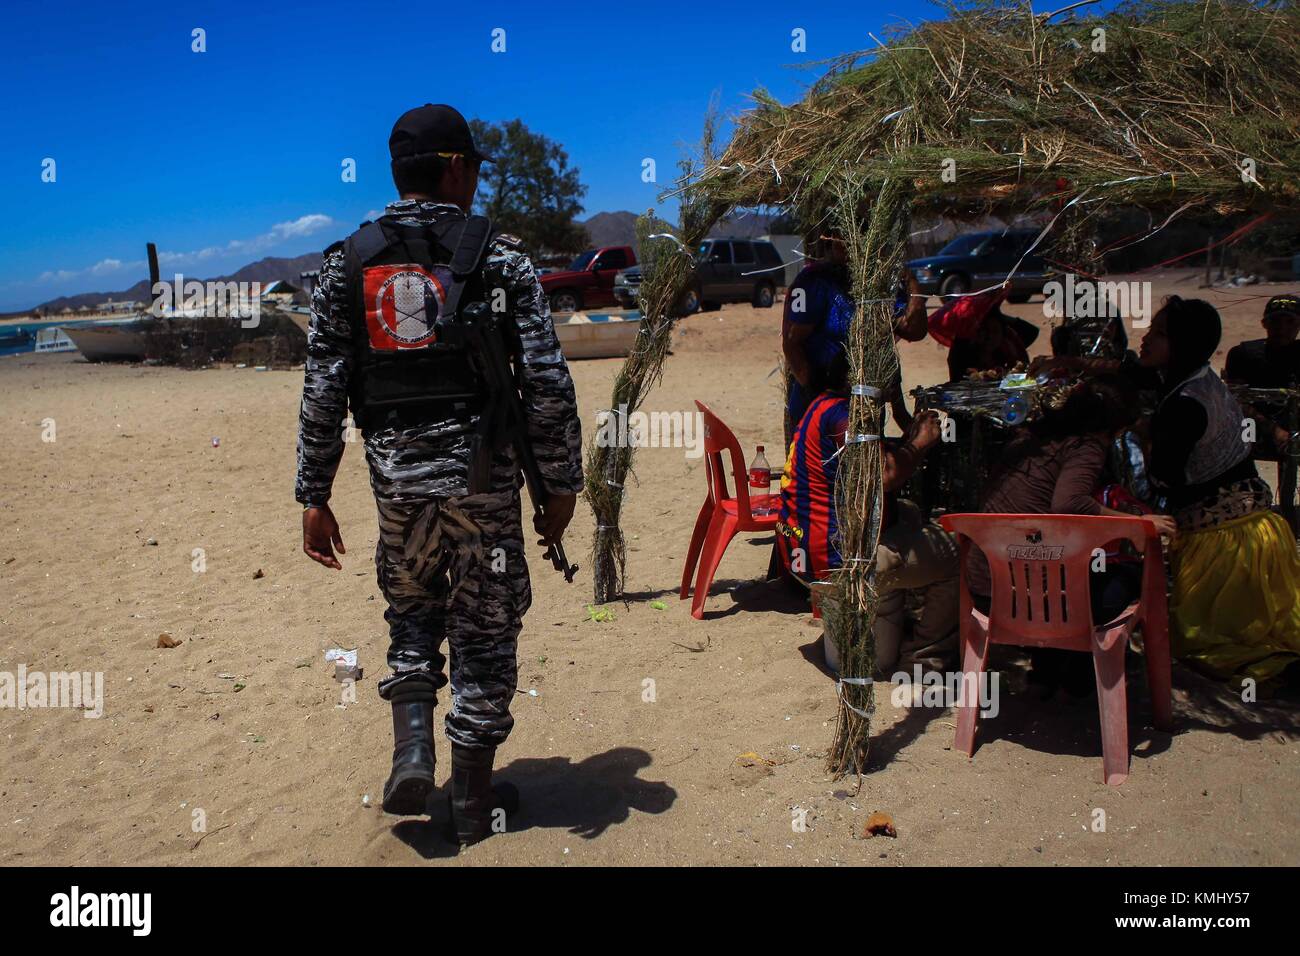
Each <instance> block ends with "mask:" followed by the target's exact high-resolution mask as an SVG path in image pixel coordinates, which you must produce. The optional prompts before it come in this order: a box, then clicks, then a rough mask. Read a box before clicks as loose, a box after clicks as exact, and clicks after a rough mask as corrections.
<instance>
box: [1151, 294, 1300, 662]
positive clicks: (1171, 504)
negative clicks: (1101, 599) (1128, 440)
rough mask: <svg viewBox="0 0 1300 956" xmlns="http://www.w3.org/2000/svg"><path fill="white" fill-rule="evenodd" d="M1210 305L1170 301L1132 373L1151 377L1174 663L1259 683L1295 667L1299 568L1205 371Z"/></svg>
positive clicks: (1230, 404) (1222, 391) (1214, 379)
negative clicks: (1167, 525)
mask: <svg viewBox="0 0 1300 956" xmlns="http://www.w3.org/2000/svg"><path fill="white" fill-rule="evenodd" d="M1221 334H1222V328H1221V324H1220V320H1219V313H1218V312H1217V311H1216V310H1215V308H1214V306H1212V305H1210V304H1209V303H1208V302H1205V301H1203V300H1200V299H1181V298H1179V297H1178V296H1171V297H1170V298H1169V299H1168V300H1166V302H1165V304H1164V305H1163V307H1162V308H1161V309H1160V311H1159V312H1157V313H1156V314H1155V316H1153V317H1152V320H1151V328H1150V330H1149V331H1148V332H1147V334H1146V337H1145V338H1143V340H1142V348H1141V352H1140V353H1139V355H1138V361H1139V363H1140V364H1141V365H1142V366H1143V367H1144V368H1145V369H1147V370H1150V371H1155V372H1157V373H1159V378H1160V381H1161V388H1160V393H1161V399H1160V404H1159V406H1158V408H1157V409H1156V412H1155V415H1154V416H1153V418H1152V421H1151V460H1150V463H1149V471H1150V474H1151V477H1152V479H1153V480H1154V482H1155V483H1156V486H1157V488H1158V489H1159V490H1160V492H1161V493H1162V494H1164V495H1165V496H1166V498H1167V500H1168V510H1169V512H1170V513H1171V514H1172V515H1173V517H1174V520H1175V521H1176V522H1177V525H1178V534H1177V536H1176V537H1175V538H1174V541H1173V544H1172V546H1171V549H1170V551H1171V557H1172V562H1173V574H1174V588H1173V595H1172V597H1171V600H1170V608H1169V610H1170V619H1171V621H1172V623H1173V634H1172V635H1171V637H1172V644H1173V652H1174V655H1175V656H1177V657H1179V658H1182V659H1183V660H1185V661H1186V662H1187V663H1189V664H1192V665H1193V666H1195V667H1197V668H1198V669H1200V670H1203V671H1205V672H1207V673H1209V674H1212V675H1213V676H1215V677H1219V678H1230V677H1232V678H1236V679H1237V680H1241V679H1244V678H1254V679H1255V680H1256V681H1257V682H1263V681H1266V680H1269V679H1271V678H1274V677H1276V676H1278V675H1279V674H1280V673H1281V672H1282V671H1283V670H1285V669H1286V668H1287V667H1288V666H1290V665H1292V664H1294V663H1296V662H1297V661H1300V557H1297V554H1296V543H1295V539H1294V538H1293V537H1292V534H1291V528H1290V526H1289V525H1288V524H1287V523H1286V521H1285V520H1284V519H1283V518H1282V517H1281V516H1280V515H1278V514H1276V513H1275V512H1273V511H1271V510H1270V505H1271V504H1272V492H1271V491H1270V489H1269V487H1268V485H1267V484H1266V483H1265V482H1264V481H1263V480H1261V479H1260V477H1259V473H1258V472H1257V471H1256V469H1255V463H1254V461H1253V460H1252V459H1251V445H1250V444H1249V442H1248V441H1247V438H1249V437H1250V436H1249V433H1248V432H1247V431H1246V426H1245V424H1244V421H1245V419H1246V416H1245V415H1244V414H1243V412H1242V410H1241V407H1240V406H1239V405H1238V404H1237V401H1236V399H1235V398H1233V396H1232V394H1231V393H1230V392H1229V391H1228V388H1227V386H1225V385H1224V384H1223V381H1222V380H1221V379H1220V378H1219V376H1218V375H1216V374H1215V373H1214V372H1213V370H1211V368H1210V366H1209V361H1210V358H1211V357H1212V356H1213V354H1214V350H1215V349H1216V348H1218V345H1219V339H1220V336H1221Z"/></svg>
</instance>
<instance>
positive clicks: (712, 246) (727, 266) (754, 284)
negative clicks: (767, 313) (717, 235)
mask: <svg viewBox="0 0 1300 956" xmlns="http://www.w3.org/2000/svg"><path fill="white" fill-rule="evenodd" d="M781 266H782V263H781V254H780V253H779V252H777V251H776V246H774V245H772V243H770V242H767V241H766V240H763V239H706V240H704V242H702V243H700V248H699V251H698V252H697V253H696V256H695V281H694V283H693V284H692V285H691V288H689V289H687V290H686V292H685V293H683V295H682V299H681V301H680V302H679V303H678V306H677V308H678V312H679V313H680V314H682V315H690V314H691V313H692V312H694V311H696V310H697V309H703V310H704V311H706V312H708V311H712V310H714V309H717V308H720V307H721V305H722V303H724V302H749V303H750V304H752V305H755V306H757V307H758V308H760V309H769V308H771V307H772V303H774V302H775V301H776V289H777V286H778V285H781V284H784V279H785V271H784V270H783V269H782V268H781ZM641 278H642V272H641V267H640V266H634V267H632V268H631V269H624V270H623V271H622V272H620V273H619V274H618V275H617V276H616V277H615V278H614V297H615V298H616V299H618V301H619V304H620V305H622V306H623V308H625V309H634V308H636V304H637V301H636V300H637V295H638V294H639V293H640V291H641Z"/></svg>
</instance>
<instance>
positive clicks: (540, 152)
mask: <svg viewBox="0 0 1300 956" xmlns="http://www.w3.org/2000/svg"><path fill="white" fill-rule="evenodd" d="M470 127H471V129H472V130H473V131H474V142H475V143H476V144H477V145H478V148H479V149H480V150H481V151H483V152H484V153H487V154H488V155H489V156H495V157H496V159H497V162H495V163H484V164H483V168H482V170H481V171H480V173H479V192H478V200H477V206H478V211H479V212H480V213H482V214H483V215H485V216H487V217H489V218H490V219H491V220H492V223H493V225H494V227H495V228H496V229H498V230H500V231H501V232H508V233H511V234H513V235H516V236H518V237H519V238H520V239H522V240H523V241H524V244H525V245H526V246H527V247H528V251H529V252H531V253H569V252H579V251H581V250H582V249H584V248H586V245H587V242H588V237H587V230H586V229H584V228H583V227H582V226H580V225H578V224H577V223H576V222H574V217H575V216H577V215H578V213H580V212H581V211H582V203H581V201H580V200H581V199H582V197H583V196H584V195H586V193H587V187H586V186H584V185H582V183H581V182H580V181H579V179H578V170H577V169H575V168H572V167H570V166H569V154H568V153H566V152H565V151H564V148H563V147H562V146H561V145H560V144H559V143H557V142H555V141H553V140H551V139H548V138H547V137H545V136H543V135H542V134H541V133H534V132H532V131H531V130H529V129H528V127H527V126H525V125H524V124H523V122H522V121H520V120H517V119H514V120H510V121H508V122H506V123H486V122H484V121H483V120H478V119H475V120H470Z"/></svg>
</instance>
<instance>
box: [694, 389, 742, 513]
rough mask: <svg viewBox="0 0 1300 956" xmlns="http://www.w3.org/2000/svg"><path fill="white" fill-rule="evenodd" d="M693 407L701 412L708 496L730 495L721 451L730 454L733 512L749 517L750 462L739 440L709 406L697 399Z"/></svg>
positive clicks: (716, 500)
mask: <svg viewBox="0 0 1300 956" xmlns="http://www.w3.org/2000/svg"><path fill="white" fill-rule="evenodd" d="M695 407H696V408H698V409H699V410H700V414H701V415H703V416H704V461H705V467H706V475H707V477H708V482H709V498H710V499H711V500H712V501H713V502H714V503H715V504H717V503H719V502H722V501H726V500H728V499H729V498H731V497H733V496H732V495H731V494H729V493H728V491H727V467H726V462H724V461H723V457H722V456H723V454H724V453H725V454H727V455H728V456H729V457H730V458H731V477H732V480H733V481H734V482H735V483H736V494H735V495H734V497H735V499H736V514H737V516H738V517H740V518H741V519H745V520H748V519H752V518H753V513H752V512H751V511H750V504H749V466H748V465H746V464H745V456H744V452H742V451H741V449H740V442H739V441H737V440H736V436H735V435H733V434H732V433H731V429H730V428H728V427H727V426H726V423H725V422H723V420H722V419H721V418H719V417H718V416H717V415H715V414H713V412H712V411H711V410H710V409H709V406H707V405H705V404H704V403H703V402H699V401H697V402H696V403H695Z"/></svg>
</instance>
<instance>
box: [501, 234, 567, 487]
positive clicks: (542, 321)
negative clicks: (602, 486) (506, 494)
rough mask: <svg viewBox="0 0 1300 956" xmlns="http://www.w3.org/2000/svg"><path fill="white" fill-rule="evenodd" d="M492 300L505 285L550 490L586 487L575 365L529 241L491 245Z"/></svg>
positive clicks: (531, 431) (532, 429)
mask: <svg viewBox="0 0 1300 956" xmlns="http://www.w3.org/2000/svg"><path fill="white" fill-rule="evenodd" d="M484 271H485V279H486V280H487V281H486V285H487V289H486V292H487V296H488V303H489V304H491V302H492V295H493V292H494V289H496V288H503V289H504V290H505V293H506V295H505V301H506V307H507V308H508V309H509V310H510V314H511V318H513V319H514V322H515V326H516V327H517V328H518V330H519V339H520V342H521V344H522V347H523V348H522V353H523V361H522V365H521V370H520V378H521V380H522V381H521V388H520V390H521V392H522V394H523V400H524V412H525V414H526V415H527V416H528V435H529V438H530V439H531V440H532V445H533V454H534V455H535V456H536V457H537V466H538V468H539V470H540V471H541V473H542V481H543V483H544V484H545V485H546V488H547V490H548V491H550V492H552V493H556V494H564V493H568V494H578V493H579V492H581V491H582V423H581V422H580V421H579V419H578V403H577V399H576V397H575V395H574V391H573V379H572V378H571V377H570V376H569V366H568V365H567V364H566V363H565V361H564V354H563V353H562V352H561V351H560V342H559V340H558V339H557V338H556V337H555V326H554V325H552V324H551V309H550V305H549V304H548V303H547V301H546V296H545V294H543V292H542V285H541V283H540V282H538V280H537V273H536V271H535V270H534V269H533V264H532V262H531V261H530V260H529V258H528V256H527V255H526V254H525V253H524V250H523V243H522V242H520V240H518V239H516V238H515V237H513V236H506V235H503V236H498V237H497V238H496V239H494V240H493V241H492V244H491V245H490V246H489V247H488V257H487V263H486V268H485V270H484Z"/></svg>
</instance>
